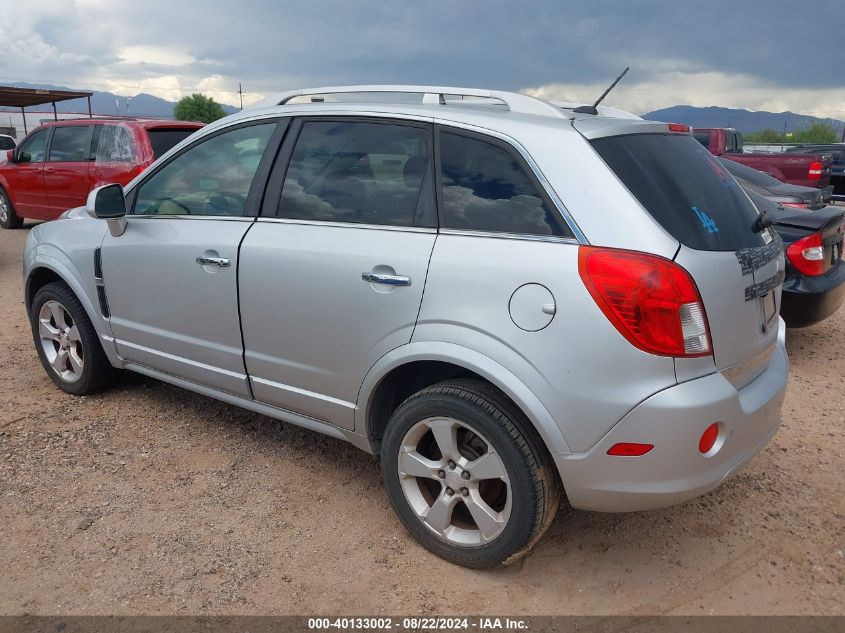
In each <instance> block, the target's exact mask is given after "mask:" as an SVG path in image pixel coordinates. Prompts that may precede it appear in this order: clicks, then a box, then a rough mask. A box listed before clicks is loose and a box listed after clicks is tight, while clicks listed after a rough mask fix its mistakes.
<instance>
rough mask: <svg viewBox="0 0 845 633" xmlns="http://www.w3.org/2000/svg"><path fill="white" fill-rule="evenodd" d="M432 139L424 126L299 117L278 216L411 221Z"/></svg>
mask: <svg viewBox="0 0 845 633" xmlns="http://www.w3.org/2000/svg"><path fill="white" fill-rule="evenodd" d="M430 138H431V132H430V130H428V129H426V128H423V127H417V126H410V125H399V124H390V123H369V122H363V121H307V122H305V123H304V124H303V126H302V131H301V132H300V134H299V138H298V139H297V141H296V146H295V147H294V150H293V155H292V156H291V160H290V165H289V166H288V170H287V173H286V175H285V182H284V185H283V187H282V197H281V201H280V203H279V209H278V213H277V215H278V216H279V217H283V218H290V219H297V220H321V221H330V222H353V223H364V224H383V225H390V226H414V225H415V223H416V220H417V218H418V216H419V214H420V213H422V208H423V206H424V205H425V201H424V198H425V196H423V195H421V193H422V190H423V182H425V181H426V180H427V179H426V174H427V173H428V171H429V167H428V163H429V144H430Z"/></svg>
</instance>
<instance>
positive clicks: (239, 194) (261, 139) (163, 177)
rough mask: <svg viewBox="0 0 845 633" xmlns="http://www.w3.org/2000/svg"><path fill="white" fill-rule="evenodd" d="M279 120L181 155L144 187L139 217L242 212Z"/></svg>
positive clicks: (204, 143)
mask: <svg viewBox="0 0 845 633" xmlns="http://www.w3.org/2000/svg"><path fill="white" fill-rule="evenodd" d="M275 128H276V123H275V121H274V122H272V123H262V124H260V125H251V126H248V127H242V128H237V129H234V130H229V131H228V132H223V133H222V134H218V135H216V136H213V137H211V138H210V139H208V140H205V141H202V142H201V143H199V144H198V145H195V146H194V147H191V148H190V149H188V150H186V151H185V152H184V153H182V154H180V155H179V156H177V157H176V158H174V159H173V160H172V161H170V162H169V163H167V164H166V165H165V166H164V167H162V168H161V169H160V170H158V171H157V172H156V173H155V174H153V175H152V177H150V178H149V180H147V181H146V182H144V184H142V185H141V187H140V190H139V191H138V196H137V199H136V201H135V210H134V213H135V214H136V215H219V216H239V215H243V213H244V210H245V206H246V198H247V195H248V194H249V189H250V187H251V186H252V179H253V177H254V176H255V172H256V170H257V169H258V164H259V162H260V161H261V157H262V155H263V154H264V149H265V148H266V147H267V142H268V141H269V140H270V136H271V135H272V134H273V130H274V129H275Z"/></svg>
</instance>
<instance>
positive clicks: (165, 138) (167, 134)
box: [147, 128, 198, 158]
mask: <svg viewBox="0 0 845 633" xmlns="http://www.w3.org/2000/svg"><path fill="white" fill-rule="evenodd" d="M197 129H198V128H187V129H179V128H152V129H148V130H147V134H148V135H149V137H150V143H151V144H152V146H153V156H155V157H156V158H159V157H160V156H161V155H162V154H164V153H165V152H166V151H167V150H169V149H170V148H171V147H173V146H174V145H176V143H178V142H179V141H182V140H184V139H186V138H188V137H189V136H190V135H191V134H193V133H194V132H196V131H197Z"/></svg>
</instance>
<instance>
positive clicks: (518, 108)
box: [261, 85, 571, 119]
mask: <svg viewBox="0 0 845 633" xmlns="http://www.w3.org/2000/svg"><path fill="white" fill-rule="evenodd" d="M367 92H371V93H405V94H421V95H423V98H422V102H423V103H426V104H435V105H437V104H439V105H447V103H453V101H452V100H449V101H448V102H447V99H446V97H451V96H457V97H471V98H478V99H495V100H496V101H499V102H501V103H503V104H504V105H506V106H507V108H508V109H509V110H510V111H511V112H518V113H520V114H536V115H540V116H551V117H558V118H564V119H568V118H571V117H568V116H566V114H565V113H564V112H563V111H561V109H560V108H556V107H555V106H553V105H552V104H551V103H549V102H547V101H543V100H541V99H537V98H536V97H529V96H528V95H523V94H519V93H516V92H505V91H501V90H479V89H476V88H454V87H444V86H403V85H395V86H391V85H362V86H329V87H325V88H303V89H300V90H291V91H290V92H285V93H283V94H281V95H278V96H276V97H272V101H271V102H272V103H273V104H274V105H284V104H286V103H288V102H289V101H290V100H291V99H293V98H295V97H302V96H312V97H318V96H320V95H328V94H355V93H367ZM266 104H267V101H266V100H265V101H263V103H262V104H261V105H266Z"/></svg>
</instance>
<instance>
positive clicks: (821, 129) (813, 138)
mask: <svg viewBox="0 0 845 633" xmlns="http://www.w3.org/2000/svg"><path fill="white" fill-rule="evenodd" d="M792 140H794V141H795V142H796V143H835V142H836V141H838V140H839V137H838V135H837V134H836V130H834V129H833V128H832V127H831V126H829V125H827V124H826V123H813V124H812V125H811V126H810V127H808V128H806V129H804V130H796V131H795V134H794V135H793V137H792Z"/></svg>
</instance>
